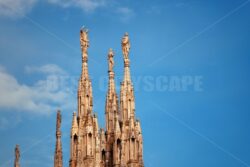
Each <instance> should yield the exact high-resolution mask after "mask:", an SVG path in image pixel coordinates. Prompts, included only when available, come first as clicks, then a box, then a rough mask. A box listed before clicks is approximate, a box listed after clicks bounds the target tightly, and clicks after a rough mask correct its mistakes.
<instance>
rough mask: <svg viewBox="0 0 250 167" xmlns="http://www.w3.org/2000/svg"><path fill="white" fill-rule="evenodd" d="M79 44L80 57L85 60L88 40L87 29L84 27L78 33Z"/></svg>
mask: <svg viewBox="0 0 250 167" xmlns="http://www.w3.org/2000/svg"><path fill="white" fill-rule="evenodd" d="M80 44H81V49H82V55H83V57H86V58H87V49H88V47H89V38H88V29H86V28H85V27H82V28H81V31H80Z"/></svg>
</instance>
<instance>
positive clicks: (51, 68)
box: [25, 64, 66, 74]
mask: <svg viewBox="0 0 250 167" xmlns="http://www.w3.org/2000/svg"><path fill="white" fill-rule="evenodd" d="M25 70H26V72H28V73H36V72H41V73H45V74H66V72H65V71H64V70H63V69H61V68H60V67H58V66H57V65H55V64H46V65H44V66H41V67H37V66H26V67H25Z"/></svg>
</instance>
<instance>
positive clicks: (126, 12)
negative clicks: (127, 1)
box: [116, 7, 135, 22]
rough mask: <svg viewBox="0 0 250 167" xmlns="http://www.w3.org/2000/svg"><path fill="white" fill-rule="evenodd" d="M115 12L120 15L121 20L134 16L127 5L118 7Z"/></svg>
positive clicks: (125, 20)
mask: <svg viewBox="0 0 250 167" xmlns="http://www.w3.org/2000/svg"><path fill="white" fill-rule="evenodd" d="M116 12H117V13H118V14H119V15H120V19H121V21H122V22H128V21H129V20H130V19H131V18H133V17H134V16H135V12H134V11H133V10H132V9H130V8H128V7H118V8H117V10H116Z"/></svg>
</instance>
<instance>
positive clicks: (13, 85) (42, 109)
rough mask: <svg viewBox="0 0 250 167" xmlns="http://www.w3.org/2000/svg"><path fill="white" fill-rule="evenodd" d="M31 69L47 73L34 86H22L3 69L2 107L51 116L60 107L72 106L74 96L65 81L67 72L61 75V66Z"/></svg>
mask: <svg viewBox="0 0 250 167" xmlns="http://www.w3.org/2000/svg"><path fill="white" fill-rule="evenodd" d="M52 67H53V68H52ZM32 68H33V69H36V70H37V71H39V72H44V73H45V74H46V77H45V79H43V80H39V81H37V82H36V83H35V84H33V85H31V86H29V85H26V84H21V83H19V82H18V81H17V79H16V78H15V77H14V76H12V75H11V74H9V73H7V72H6V70H4V69H3V67H1V68H0V92H1V94H0V108H4V109H11V110H15V111H28V112H35V113H41V114H49V113H51V112H53V111H55V110H56V109H58V108H61V109H68V108H69V107H72V106H73V105H72V103H73V101H72V99H73V96H72V95H73V94H72V93H71V92H70V91H68V90H69V89H73V88H69V89H66V84H65V79H68V78H69V76H68V75H67V73H66V72H64V73H63V74H62V73H61V71H63V70H62V69H61V68H60V67H58V66H56V65H51V64H50V65H45V66H41V67H40V68H38V67H37V68H35V67H32ZM32 68H31V67H27V69H32ZM50 70H51V71H50ZM49 71H50V72H49ZM34 72H35V71H34Z"/></svg>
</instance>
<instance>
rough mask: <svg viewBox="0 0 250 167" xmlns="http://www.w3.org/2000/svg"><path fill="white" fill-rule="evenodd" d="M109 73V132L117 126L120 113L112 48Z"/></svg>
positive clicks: (107, 124)
mask: <svg viewBox="0 0 250 167" xmlns="http://www.w3.org/2000/svg"><path fill="white" fill-rule="evenodd" d="M108 66H109V69H108V74H109V83H108V92H107V97H106V113H105V114H106V129H107V132H108V134H110V133H112V132H114V127H115V117H116V115H117V114H118V105H117V103H118V96H117V93H116V88H115V80H114V76H115V73H114V70H113V68H114V52H113V50H112V49H109V53H108Z"/></svg>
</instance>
